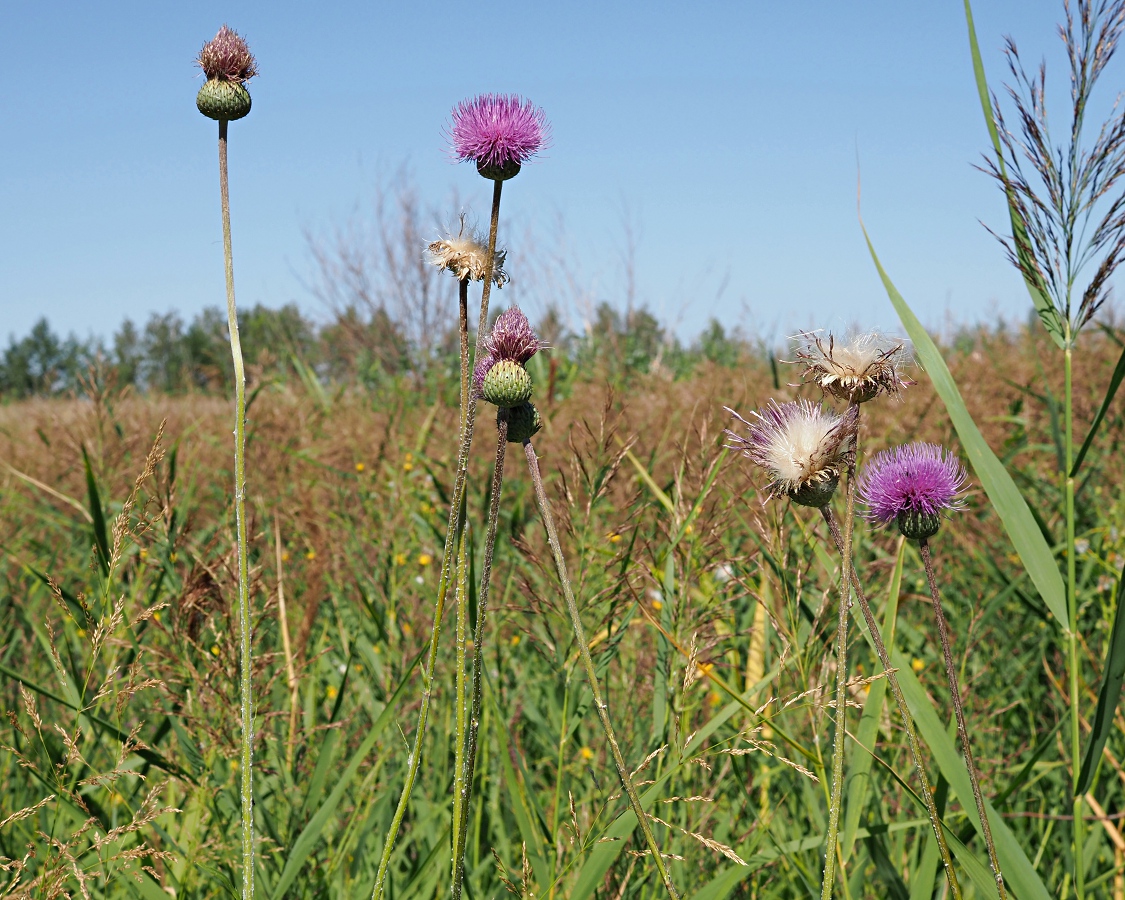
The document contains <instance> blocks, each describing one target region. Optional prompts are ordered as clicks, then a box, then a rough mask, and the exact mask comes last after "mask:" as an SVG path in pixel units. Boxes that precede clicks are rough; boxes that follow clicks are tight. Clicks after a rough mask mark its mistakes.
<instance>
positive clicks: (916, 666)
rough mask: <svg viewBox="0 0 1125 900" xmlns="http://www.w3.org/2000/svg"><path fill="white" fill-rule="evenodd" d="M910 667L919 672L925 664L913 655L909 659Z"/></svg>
mask: <svg viewBox="0 0 1125 900" xmlns="http://www.w3.org/2000/svg"><path fill="white" fill-rule="evenodd" d="M910 668H912V669H913V670H914V671H915V672H921V671H922V670H923V669H924V668H926V664H925V663H924V662H922V660H920V659H918V658H917V657H915V658H914V659H912V660H911V661H910Z"/></svg>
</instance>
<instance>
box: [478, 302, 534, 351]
mask: <svg viewBox="0 0 1125 900" xmlns="http://www.w3.org/2000/svg"><path fill="white" fill-rule="evenodd" d="M484 346H485V349H486V350H487V351H488V355H489V356H492V357H494V358H495V359H511V360H515V361H516V362H518V363H519V364H520V365H523V364H524V363H525V362H527V361H528V360H529V359H531V357H533V356H534V355H535V354H536V353H538V352H539V351H540V350H542V349H543V348H544V347H546V346H547V345H546V344H544V343H543V342H542V341H541V340H539V338H537V337H536V336H535V332H534V331H532V330H531V323H530V322H528V321H527V316H525V315H524V314H523V312H522V311H521V310H520V308H519V307H518V306H513V307H512V308H511V309H508V310H505V311H504V312H502V313H501V314H500V315H499V316H497V317H496V321H495V322H493V323H492V332H491V333H490V334H489V335H488V337H486V338H485V339H484Z"/></svg>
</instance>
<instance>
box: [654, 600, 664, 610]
mask: <svg viewBox="0 0 1125 900" xmlns="http://www.w3.org/2000/svg"><path fill="white" fill-rule="evenodd" d="M652 608H653V609H655V610H656V611H657V612H659V611H660V610H662V609H664V602H663V601H662V600H653V601H652Z"/></svg>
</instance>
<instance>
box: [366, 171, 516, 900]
mask: <svg viewBox="0 0 1125 900" xmlns="http://www.w3.org/2000/svg"><path fill="white" fill-rule="evenodd" d="M502 187H503V182H501V181H494V182H493V188H492V218H491V223H490V225H489V229H488V263H487V265H486V267H485V273H484V288H483V290H482V292H481V302H480V324H479V326H478V328H477V343H476V352H475V356H474V359H477V358H479V357H480V354H481V342H482V341H483V340H484V331H485V327H486V326H487V325H488V300H489V295H490V293H491V288H492V271H493V267H494V265H495V261H496V232H497V229H498V228H499V224H500V194H501V189H502ZM467 345H468V344H467V339H466V340H464V341H463V342H462V347H463V348H464V347H466V346H467ZM461 360H462V362H461V365H462V372H463V373H464V372H465V356H464V353H462V357H461ZM463 377H467V376H463ZM476 408H477V403H476V400H475V399H474V398H473V396H472V394H471V393H470V394H469V395H468V400H467V402H466V404H465V407H464V410H463V412H462V414H461V446H460V447H459V449H458V451H457V471H456V474H455V475H454V478H453V494H452V496H451V497H450V503H449V521H448V523H447V525H446V531H445V547H444V548H443V550H442V556H441V576H440V578H439V581H438V594H437V601H436V602H435V603H434V625H433V630H432V631H431V633H430V647H429V650H428V652H427V654H426V668H425V670H424V671H423V672H422V702H421V705H420V706H419V708H418V725H417V728H416V729H415V731H414V744H413V747H412V748H411V751H410V758H409V760H408V763H407V771H406V782H405V783H404V784H403V786H402V794H401V795H400V796H399V799H398V806H397V807H396V808H395V814H394V817H393V818H392V819H391V827H390V830H389V831H388V832H387V839H386V841H385V842H384V844H383V855H382V857H381V858H380V860H379V871H378V874H377V875H376V876H375V888H374V890H373V891H372V894H371V897H372V900H381V898H382V896H383V891H384V890H385V889H386V882H387V869H388V867H389V866H390V862H391V853H392V852H393V851H394V845H395V841H396V840H397V838H398V831H399V829H400V828H401V827H402V820H403V818H405V816H406V807H407V805H408V804H409V802H410V793H411V791H412V790H413V789H414V782H415V780H416V779H417V777H418V769H419V766H420V765H421V761H422V742H423V739H424V738H425V736H426V723H427V720H428V718H429V713H430V697H431V694H432V692H433V681H434V667H435V666H436V664H437V648H438V639H439V637H440V636H441V620H442V617H443V616H444V614H445V601H446V597H447V596H448V593H449V582H450V576H451V574H452V568H453V556H454V553H455V549H456V547H457V541H458V540H459V539H460V537H461V531H462V528H463V526H464V517H463V515H462V507H463V505H464V497H465V481H466V478H467V474H468V469H469V450H470V449H471V448H472V443H473V424H474V421H475V419H476Z"/></svg>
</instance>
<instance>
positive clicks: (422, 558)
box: [418, 553, 434, 566]
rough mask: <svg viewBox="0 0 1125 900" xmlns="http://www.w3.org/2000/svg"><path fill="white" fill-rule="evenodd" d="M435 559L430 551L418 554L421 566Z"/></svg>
mask: <svg viewBox="0 0 1125 900" xmlns="http://www.w3.org/2000/svg"><path fill="white" fill-rule="evenodd" d="M433 561H434V558H433V557H432V556H430V554H428V553H419V554H418V565H420V566H428V565H429V564H430V563H432V562H433Z"/></svg>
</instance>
